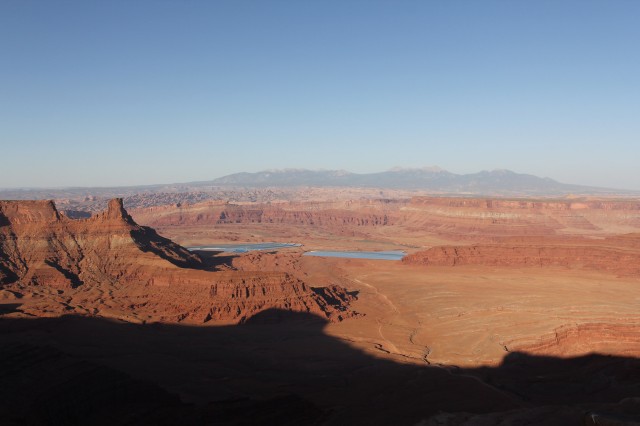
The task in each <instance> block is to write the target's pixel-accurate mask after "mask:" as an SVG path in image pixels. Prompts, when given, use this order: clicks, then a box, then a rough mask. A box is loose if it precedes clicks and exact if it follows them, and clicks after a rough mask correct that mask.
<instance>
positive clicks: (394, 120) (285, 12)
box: [0, 0, 640, 190]
mask: <svg viewBox="0 0 640 426" xmlns="http://www.w3.org/2000/svg"><path fill="white" fill-rule="evenodd" d="M638 17H640V3H638V2H632V1H622V0H620V1H615V2H601V1H590V0H587V1H577V0H572V1H560V2H558V1H538V2H507V1H499V0H495V1H486V2H473V1H458V2H435V1H433V2H428V1H420V2H418V1H404V2H385V1H355V0H353V1H347V2H338V1H328V2H319V1H318V2H313V1H312V2H293V1H271V2H258V1H218V2H212V3H207V2H189V3H185V2H175V1H169V0H167V1H146V0H144V1H137V2H126V1H113V2H99V1H79V0H70V1H61V2H44V1H30V0H24V1H6V2H2V3H0V48H2V51H3V52H4V60H5V64H6V65H5V66H3V67H0V143H1V146H2V159H3V161H2V167H0V188H54V187H80V186H82V187H97V186H100V187H113V186H139V185H151V184H167V183H183V182H194V181H206V180H211V179H215V178H217V177H221V176H225V175H228V174H232V173H238V172H258V171H262V170H266V169H284V168H305V169H312V170H317V169H325V170H339V169H344V170H348V171H351V172H355V173H371V172H380V171H384V170H389V169H391V168H393V167H396V166H400V167H407V168H420V167H424V166H426V165H437V166H439V167H442V168H443V169H445V170H447V171H450V172H452V173H457V174H469V173H476V172H479V171H482V170H493V169H509V170H512V171H514V172H517V173H526V174H532V175H535V176H539V177H549V178H552V179H554V180H557V181H559V182H562V183H570V184H578V185H586V186H598V187H606V188H616V189H630V190H640V173H638V172H637V164H636V163H637V159H638V158H640V140H639V135H640V122H639V121H638V119H637V116H638V112H640V77H638V76H640V58H639V57H638V55H636V54H634V53H633V52H634V51H635V50H636V49H637V45H638V42H640V27H639V26H638V25H637V19H638Z"/></svg>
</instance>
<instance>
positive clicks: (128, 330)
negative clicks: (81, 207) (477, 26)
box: [0, 190, 640, 425]
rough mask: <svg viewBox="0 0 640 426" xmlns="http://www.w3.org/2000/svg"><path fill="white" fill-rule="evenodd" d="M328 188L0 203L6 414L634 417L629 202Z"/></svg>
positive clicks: (334, 419) (185, 419) (72, 418)
mask: <svg viewBox="0 0 640 426" xmlns="http://www.w3.org/2000/svg"><path fill="white" fill-rule="evenodd" d="M301 191H302V193H303V194H304V192H305V191H306V190H301ZM291 193H292V194H293V195H291V197H293V198H295V191H291ZM325 193H326V194H327V195H328V196H326V197H325V198H324V199H319V198H320V197H315V198H314V199H312V200H306V201H304V198H305V197H304V195H301V197H300V198H301V199H302V201H294V200H281V201H269V202H262V201H255V202H251V201H241V202H235V201H231V200H229V199H227V200H224V199H219V200H213V201H209V200H207V201H200V202H194V203H188V202H187V203H173V204H164V205H153V206H150V207H144V206H139V207H133V208H130V209H126V206H127V201H128V198H125V199H124V202H123V200H122V199H121V198H116V199H111V200H106V199H96V200H95V201H96V204H97V205H99V206H100V205H101V206H102V207H103V210H102V211H99V212H96V213H93V214H92V215H91V213H87V214H86V215H79V216H81V217H79V218H72V217H77V216H78V215H77V213H76V212H72V213H66V212H65V210H64V205H65V203H64V202H62V203H59V202H58V203H56V202H54V201H2V202H0V232H1V233H0V236H1V239H0V243H1V244H0V254H1V257H0V284H1V285H2V288H1V290H0V295H1V302H0V303H1V304H0V312H1V316H0V327H1V328H0V329H1V334H0V339H1V340H2V346H1V347H2V349H1V350H0V356H1V357H2V360H3V366H4V373H3V378H2V381H3V386H2V389H3V398H2V401H3V402H2V406H1V412H2V418H3V419H4V420H3V421H4V422H5V423H6V424H23V423H25V422H26V423H28V424H176V423H177V422H178V421H179V422H180V423H181V424H328V425H333V424H336V425H338V424H363V423H367V424H408V425H410V424H421V425H440V424H447V425H457V424H513V425H517V424H557V425H569V424H575V425H581V424H604V423H597V422H595V420H594V421H593V422H592V423H588V422H589V421H591V420H589V419H590V418H591V417H593V415H592V414H588V413H598V414H597V415H598V416H600V418H601V419H602V418H604V419H608V420H610V421H622V420H620V419H628V418H631V417H633V416H637V415H640V402H638V401H637V400H636V399H635V397H636V396H637V394H638V391H639V390H640V389H639V387H638V386H640V385H639V384H638V381H637V378H638V373H639V372H640V369H639V368H640V361H638V357H640V316H639V315H638V312H637V306H638V300H639V297H640V296H639V293H638V285H639V284H640V266H639V265H640V262H639V260H640V201H638V200H637V199H634V198H629V197H627V198H613V197H611V198H602V197H601V198H597V197H568V198H536V199H534V198H482V197H452V196H448V197H441V196H411V197H409V198H404V197H402V196H401V195H402V194H399V195H397V196H396V197H394V198H379V197H375V196H373V195H375V194H371V193H370V192H367V191H365V193H361V194H360V197H358V198H351V199H350V198H348V197H344V196H339V195H338V194H335V195H331V191H326V192H325ZM348 194H349V195H353V192H348ZM364 194H366V196H365V195H364ZM138 199H139V196H136V197H135V198H132V200H138ZM58 205H59V206H60V207H61V208H59V207H58ZM257 243H281V244H282V246H279V245H278V244H274V245H268V244H267V245H263V246H260V245H259V246H258V247H259V248H261V247H266V249H262V250H252V249H251V247H252V246H251V244H257ZM293 243H295V244H293ZM216 245H221V246H222V248H216ZM234 245H238V246H241V247H245V246H246V247H249V248H248V249H246V248H243V249H242V250H239V251H235V250H233V249H231V248H232V247H235V246H234ZM189 247H191V248H192V249H191V250H189V249H188V248H189ZM208 247H210V248H209V249H208ZM317 250H324V251H335V252H338V253H340V252H344V251H351V252H360V253H369V252H387V251H394V252H398V251H401V252H404V253H405V254H406V255H405V256H404V257H403V258H402V260H371V259H361V258H340V257H323V256H320V257H316V256H307V255H305V253H307V252H312V251H317ZM9 389H11V390H10V391H9ZM78 401H81V403H80V404H78ZM123 404H124V405H123ZM589 416H591V417H589ZM594 418H595V417H594ZM178 419H180V420H178ZM585 422H586V423H585ZM610 424H623V423H610ZM625 424H631V423H625Z"/></svg>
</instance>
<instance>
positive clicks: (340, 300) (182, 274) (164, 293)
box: [0, 199, 353, 323]
mask: <svg viewBox="0 0 640 426" xmlns="http://www.w3.org/2000/svg"><path fill="white" fill-rule="evenodd" d="M0 287H2V288H4V289H5V290H12V291H15V292H17V294H30V293H34V292H37V291H38V290H39V289H46V290H47V292H48V293H47V294H53V295H55V294H56V291H57V292H58V294H60V295H62V296H64V297H67V296H69V295H70V296H72V297H71V298H70V299H69V298H68V297H67V299H65V301H64V302H63V301H62V296H60V298H59V299H60V300H59V302H60V303H63V304H65V306H67V308H69V309H73V306H69V300H73V299H74V298H75V299H82V301H83V309H84V310H86V311H88V312H94V313H98V314H100V312H107V311H108V312H111V313H112V315H116V314H113V312H117V311H122V312H125V311H131V312H134V313H135V315H134V316H135V317H136V318H139V319H144V318H147V319H158V320H164V321H188V322H194V323H203V322H208V321H221V322H241V321H243V320H245V319H247V318H249V317H250V316H251V315H253V314H255V313H257V312H259V311H261V310H264V309H269V308H280V309H286V310H292V311H300V312H311V313H315V314H319V315H321V316H323V317H326V318H329V319H331V320H338V319H341V318H344V317H345V316H349V315H351V314H352V313H351V311H350V310H349V308H348V305H349V303H350V301H351V300H352V299H353V296H351V295H350V294H348V293H347V292H346V291H345V290H344V289H342V288H333V289H331V292H332V295H331V297H328V296H325V292H324V291H318V290H317V289H313V288H311V287H309V286H307V285H306V284H305V283H304V282H302V281H300V280H298V279H296V278H294V277H292V276H291V275H289V274H287V273H284V272H268V271H264V272H263V271H255V272H254V271H252V272H242V271H224V272H218V271H213V270H208V269H207V267H206V265H205V264H204V263H203V261H202V259H201V258H200V257H199V256H198V255H196V254H194V253H191V252H189V251H188V250H187V249H185V248H184V247H181V246H180V245H178V244H175V243H173V242H172V241H170V240H168V239H166V238H163V237H161V236H160V235H158V234H157V233H156V232H155V231H154V230H153V229H151V228H148V227H144V226H139V225H138V224H136V222H135V221H134V220H133V219H132V218H131V216H130V215H129V214H128V213H127V212H126V211H125V209H124V208H123V205H122V199H113V200H111V201H110V202H109V205H108V208H107V210H106V211H104V212H101V213H98V214H96V215H94V216H92V217H91V218H88V219H79V220H73V219H70V218H68V217H66V216H65V215H63V214H61V213H59V212H58V210H57V209H56V207H55V205H54V203H53V202H51V201H2V202H0ZM53 290H55V291H53ZM92 297H93V299H92ZM107 308H108V309H107ZM35 314H37V312H35ZM127 315H129V314H127ZM116 316H117V315H116Z"/></svg>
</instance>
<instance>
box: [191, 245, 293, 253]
mask: <svg viewBox="0 0 640 426" xmlns="http://www.w3.org/2000/svg"><path fill="white" fill-rule="evenodd" d="M300 246H302V244H296V243H242V244H211V245H205V246H192V247H187V249H188V250H190V251H223V252H227V253H246V252H248V251H256V250H279V249H283V248H289V247H300Z"/></svg>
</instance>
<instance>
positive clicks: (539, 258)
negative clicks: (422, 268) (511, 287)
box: [402, 234, 640, 276]
mask: <svg viewBox="0 0 640 426" xmlns="http://www.w3.org/2000/svg"><path fill="white" fill-rule="evenodd" d="M506 241H508V240H506ZM526 242H527V241H526V239H521V241H520V244H509V243H508V242H505V243H503V244H476V245H469V246H436V247H432V248H430V249H428V250H424V251H420V252H417V253H413V254H411V255H408V256H406V257H405V258H404V259H403V260H402V261H403V262H404V263H406V264H413V265H431V266H460V265H483V266H496V267H509V266H515V267H547V266H557V267H570V268H584V269H591V270H598V271H601V272H609V273H613V274H618V275H626V276H640V250H638V247H637V246H636V244H638V243H640V235H638V234H635V235H627V236H623V237H612V238H607V239H603V240H599V241H593V240H586V239H585V240H581V245H571V244H566V245H563V244H561V243H560V242H558V241H553V240H550V241H545V240H544V239H539V238H536V239H532V240H531V241H530V242H529V244H526ZM552 242H553V243H555V245H550V244H551V243H552Z"/></svg>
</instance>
